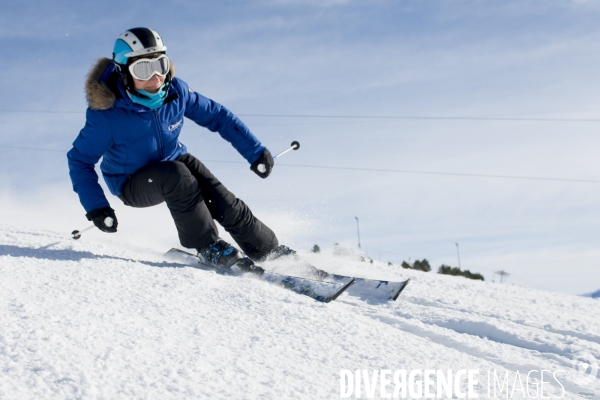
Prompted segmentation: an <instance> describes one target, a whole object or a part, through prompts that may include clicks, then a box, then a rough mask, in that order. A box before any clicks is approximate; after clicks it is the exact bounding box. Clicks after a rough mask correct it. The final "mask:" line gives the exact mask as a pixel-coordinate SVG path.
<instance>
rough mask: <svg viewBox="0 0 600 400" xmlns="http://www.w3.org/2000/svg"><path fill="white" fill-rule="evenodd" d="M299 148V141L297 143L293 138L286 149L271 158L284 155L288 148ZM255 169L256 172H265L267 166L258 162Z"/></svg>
mask: <svg viewBox="0 0 600 400" xmlns="http://www.w3.org/2000/svg"><path fill="white" fill-rule="evenodd" d="M299 148H300V143H298V142H297V141H295V140H294V141H293V142H292V144H291V145H290V147H288V148H287V149H285V150H284V151H282V152H281V153H279V154H277V155H276V156H274V157H273V160H275V159H276V158H277V157H279V156H282V155H284V154H285V153H287V152H288V151H290V150H298V149H299ZM256 169H257V170H258V172H261V173H265V172H267V167H265V164H258V166H257V167H256Z"/></svg>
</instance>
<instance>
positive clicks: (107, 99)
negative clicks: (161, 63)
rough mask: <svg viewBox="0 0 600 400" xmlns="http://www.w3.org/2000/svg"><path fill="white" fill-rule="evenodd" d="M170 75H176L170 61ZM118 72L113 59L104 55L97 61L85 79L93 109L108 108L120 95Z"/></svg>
mask: <svg viewBox="0 0 600 400" xmlns="http://www.w3.org/2000/svg"><path fill="white" fill-rule="evenodd" d="M169 63H170V70H169V75H170V76H171V79H173V78H174V77H175V66H174V65H173V63H172V62H170V61H169ZM118 80H119V77H118V74H117V72H116V71H115V70H114V64H113V61H112V60H111V59H110V58H106V57H102V58H100V59H98V61H96V63H95V64H94V66H93V67H92V69H91V70H90V72H89V74H88V76H87V79H86V80H85V97H86V99H87V102H88V107H89V108H90V109H92V110H108V109H109V108H111V107H112V106H113V104H114V103H115V100H116V99H117V97H120V94H119V89H118V84H117V81H118Z"/></svg>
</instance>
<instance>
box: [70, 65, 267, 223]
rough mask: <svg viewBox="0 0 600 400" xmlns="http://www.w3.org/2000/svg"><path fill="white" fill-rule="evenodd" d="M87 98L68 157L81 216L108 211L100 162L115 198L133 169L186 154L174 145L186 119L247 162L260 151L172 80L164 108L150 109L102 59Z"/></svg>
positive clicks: (244, 131)
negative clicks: (80, 126) (100, 180)
mask: <svg viewBox="0 0 600 400" xmlns="http://www.w3.org/2000/svg"><path fill="white" fill-rule="evenodd" d="M171 67H172V68H171V70H174V69H173V66H171ZM86 95H87V99H88V104H89V107H88V109H87V112H86V124H85V126H84V128H83V129H82V130H81V131H80V132H79V135H78V136H77V138H76V139H75V141H74V142H73V148H72V149H71V150H70V151H69V152H68V153H67V158H68V163H69V174H70V176H71V181H72V183H73V190H74V191H75V192H77V194H78V195H79V200H80V201H81V204H82V205H83V208H84V209H85V210H86V212H90V211H92V210H94V209H97V208H102V207H107V206H109V203H108V200H107V199H106V196H105V195H104V191H103V190H102V187H101V186H100V184H99V183H98V175H97V174H96V171H95V169H94V166H95V165H96V164H97V163H98V161H99V160H100V158H101V157H102V163H101V164H100V170H101V171H102V175H103V177H104V180H105V182H106V184H107V186H108V188H109V190H110V192H111V193H112V194H113V195H115V196H118V195H119V194H121V188H122V186H123V184H124V183H125V182H126V180H127V178H128V176H129V175H131V174H133V173H134V172H136V171H137V170H138V169H140V168H142V167H144V166H146V165H148V164H150V163H155V162H161V161H172V160H175V159H177V158H178V157H180V156H181V155H183V154H186V153H187V148H186V147H185V145H184V144H183V143H181V142H180V141H179V134H180V132H181V129H182V127H183V124H184V120H185V118H189V119H191V120H192V121H194V122H195V123H197V124H198V125H200V126H203V127H205V128H207V129H209V130H211V131H213V132H218V133H219V134H220V135H221V137H222V138H223V139H225V140H227V141H228V142H229V143H231V145H232V146H233V147H234V148H235V149H236V150H237V151H238V152H239V153H240V154H241V155H242V156H243V157H244V158H245V159H246V160H247V161H248V162H249V163H253V162H254V161H256V160H257V159H258V158H259V156H260V155H261V154H262V152H263V151H264V150H265V147H264V146H263V145H262V144H261V143H260V141H259V140H258V139H257V138H256V137H255V136H254V135H253V134H252V133H251V132H250V130H249V129H248V128H247V127H246V125H244V124H243V123H242V121H240V120H239V119H238V118H237V117H236V116H235V115H233V114H232V113H231V112H230V111H229V110H227V109H226V108H225V107H223V106H222V105H220V104H218V103H216V102H214V101H212V100H210V99H208V98H206V97H204V96H202V95H201V94H199V93H196V92H194V91H193V90H192V89H190V88H189V87H188V85H187V84H186V83H185V82H184V81H182V80H181V79H178V78H175V77H174V76H173V77H172V79H171V84H170V87H169V92H168V95H167V100H166V101H165V103H164V104H163V105H162V106H161V107H159V108H158V109H156V110H151V109H149V108H147V107H144V106H141V105H139V104H136V103H134V102H133V101H131V99H130V98H129V96H128V95H127V93H126V92H125V89H124V88H123V85H122V84H121V81H120V79H119V78H118V74H117V73H116V72H115V71H114V64H113V63H112V61H111V60H110V59H107V58H103V59H100V60H99V61H98V63H97V64H96V65H95V66H94V68H92V71H91V72H90V75H89V76H88V78H87V82H86ZM184 117H185V118H184Z"/></svg>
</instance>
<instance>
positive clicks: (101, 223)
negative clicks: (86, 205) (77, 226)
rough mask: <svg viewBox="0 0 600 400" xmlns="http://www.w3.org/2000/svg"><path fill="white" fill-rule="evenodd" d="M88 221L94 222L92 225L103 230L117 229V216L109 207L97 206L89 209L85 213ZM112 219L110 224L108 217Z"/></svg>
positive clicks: (113, 230)
mask: <svg viewBox="0 0 600 400" xmlns="http://www.w3.org/2000/svg"><path fill="white" fill-rule="evenodd" d="M85 216H86V217H87V219H88V221H92V222H94V225H96V226H97V227H98V229H100V230H101V231H103V232H109V233H114V232H116V231H117V225H118V224H119V223H118V222H117V216H116V215H115V210H113V209H112V208H110V207H103V208H97V209H95V210H92V211H90V212H89V213H87V214H85ZM108 218H111V219H112V224H110V221H111V220H110V219H108Z"/></svg>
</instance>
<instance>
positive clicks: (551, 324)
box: [0, 226, 600, 400]
mask: <svg viewBox="0 0 600 400" xmlns="http://www.w3.org/2000/svg"><path fill="white" fill-rule="evenodd" d="M98 235H100V233H98ZM102 243H103V244H99V243H98V242H97V241H95V240H94V237H93V235H90V236H88V237H84V238H82V239H81V240H79V241H74V240H72V239H70V238H69V236H68V235H65V234H62V233H56V232H48V231H39V230H31V229H25V228H16V227H11V226H0V277H1V279H0V399H19V400H21V399H196V398H199V399H201V398H210V399H221V398H240V399H252V398H261V399H286V398H299V399H335V398H340V396H341V395H342V396H349V397H350V398H357V397H359V396H360V398H368V397H370V396H373V397H374V398H380V397H385V396H386V395H389V396H393V395H394V394H395V395H398V396H402V391H401V390H400V389H398V391H396V392H394V390H395V387H396V386H395V384H394V374H396V376H397V377H398V376H400V375H399V374H401V372H399V371H405V372H406V376H407V377H408V376H409V374H411V372H412V373H413V377H415V376H416V380H414V382H416V383H414V384H413V387H411V389H412V392H407V393H406V394H405V396H406V398H419V393H421V394H422V396H425V394H424V393H425V392H424V391H423V390H425V389H427V388H424V387H423V385H422V382H423V380H424V374H425V371H426V370H434V371H438V370H440V371H443V372H444V373H448V372H450V373H452V374H454V375H453V376H456V375H457V374H458V373H459V371H461V370H467V371H473V370H474V371H475V372H476V373H477V375H475V377H476V381H477V383H476V384H474V386H473V388H472V389H473V390H475V392H476V393H477V394H478V396H479V398H507V397H508V398H542V396H541V394H543V396H544V398H564V399H598V398H600V379H599V378H597V377H594V376H591V374H592V373H594V374H595V373H597V371H595V370H594V367H595V366H596V367H597V364H594V359H595V360H600V307H598V305H599V304H600V303H598V300H595V299H591V298H585V297H578V296H572V295H566V294H559V293H551V292H543V291H538V290H533V289H529V288H522V287H517V286H512V285H510V284H499V283H492V282H480V281H472V280H468V279H466V278H462V277H452V276H441V275H438V274H435V273H433V272H429V273H424V272H420V271H413V270H406V269H402V268H400V267H398V266H388V265H387V264H382V263H377V262H375V263H373V264H371V263H366V262H361V261H359V260H357V259H356V258H353V257H352V255H351V254H350V255H343V254H342V255H333V254H327V253H320V254H312V253H305V254H301V256H302V258H303V259H304V260H306V261H309V262H311V263H313V264H314V265H316V266H318V267H320V268H323V269H325V270H328V271H330V272H336V273H342V274H353V275H356V276H360V277H366V278H378V279H389V280H404V279H406V278H411V279H412V281H411V283H410V284H409V285H408V287H407V288H406V290H405V291H404V292H403V293H402V295H401V296H400V298H399V299H398V300H397V301H395V302H386V301H380V300H377V299H375V298H368V297H365V298H360V297H352V296H350V295H349V294H343V295H342V296H341V297H340V298H339V299H337V300H336V301H334V302H332V303H329V304H323V303H319V302H316V301H314V300H312V299H310V298H308V297H306V296H302V295H298V294H296V293H293V292H291V291H289V290H285V289H283V288H280V287H278V286H275V285H272V284H268V283H266V282H263V281H261V280H259V279H256V278H253V277H251V276H242V277H239V276H238V277H236V276H229V275H222V274H217V273H215V272H213V271H207V270H203V269H198V268H194V264H193V262H189V261H187V262H186V261H185V260H182V259H168V258H166V257H165V256H164V255H163V253H164V252H165V251H166V250H168V249H166V248H165V249H159V248H132V247H131V246H126V245H124V244H122V243H111V242H102ZM295 262H296V261H288V262H283V261H279V262H276V261H274V262H271V263H267V264H265V267H266V269H270V270H280V271H281V270H287V271H290V270H294V268H296V267H294V265H295V264H293V263H295ZM290 263H291V264H290ZM300 267H301V266H298V267H297V271H296V272H298V273H301V270H300V269H301V268H300ZM586 357H587V358H586ZM578 359H579V360H581V359H585V360H587V361H585V362H583V363H582V362H581V361H578ZM574 360H575V361H574ZM574 367H575V368H574ZM357 370H359V373H358V374H357V373H356V371H357ZM384 370H389V371H390V372H389V375H388V376H387V379H388V380H389V381H391V383H389V384H388V383H387V382H385V381H384V385H387V386H385V387H384V388H383V389H382V388H381V386H380V383H381V381H382V380H381V379H379V378H378V375H374V374H376V373H378V374H381V373H382V371H384ZM415 371H416V372H415ZM532 371H536V372H532ZM541 371H546V373H545V374H546V375H545V376H542V375H541V374H542V372H541ZM348 375H350V378H349V377H348ZM374 376H375V378H374ZM466 376H467V375H463V378H464V379H462V380H459V381H458V384H457V385H458V386H457V388H456V389H458V392H456V391H455V392H454V394H453V395H452V396H454V398H458V396H457V395H456V393H467V390H468V385H469V382H468V381H467V379H466ZM489 377H492V382H493V379H494V377H496V378H497V379H499V380H500V381H502V380H503V379H505V381H504V382H505V385H504V386H502V385H500V387H502V390H503V391H504V392H500V389H498V388H496V396H494V394H493V392H491V391H490V385H489V384H488V383H489V381H488V379H489ZM342 378H343V379H342ZM434 378H435V376H434ZM349 379H350V380H352V383H351V384H350V383H349ZM377 379H379V380H377ZM407 379H408V378H407ZM438 380H439V379H438ZM541 380H544V383H542V382H541ZM357 381H358V382H359V385H358V389H359V390H360V392H359V391H358V390H357V386H356V384H357ZM374 382H376V386H373V385H372V384H373V383H374ZM407 382H408V381H407ZM434 382H437V381H436V380H435V379H434ZM419 383H421V386H419ZM407 385H408V383H407ZM436 387H437V386H436V384H435V383H434V384H432V385H431V386H430V387H429V388H428V389H427V390H429V392H431V393H434V394H435V393H436ZM540 388H543V389H544V392H543V393H540ZM382 390H383V391H382ZM526 390H528V392H526ZM411 393H412V395H411ZM357 395H358V396H357ZM534 395H536V396H534Z"/></svg>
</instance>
